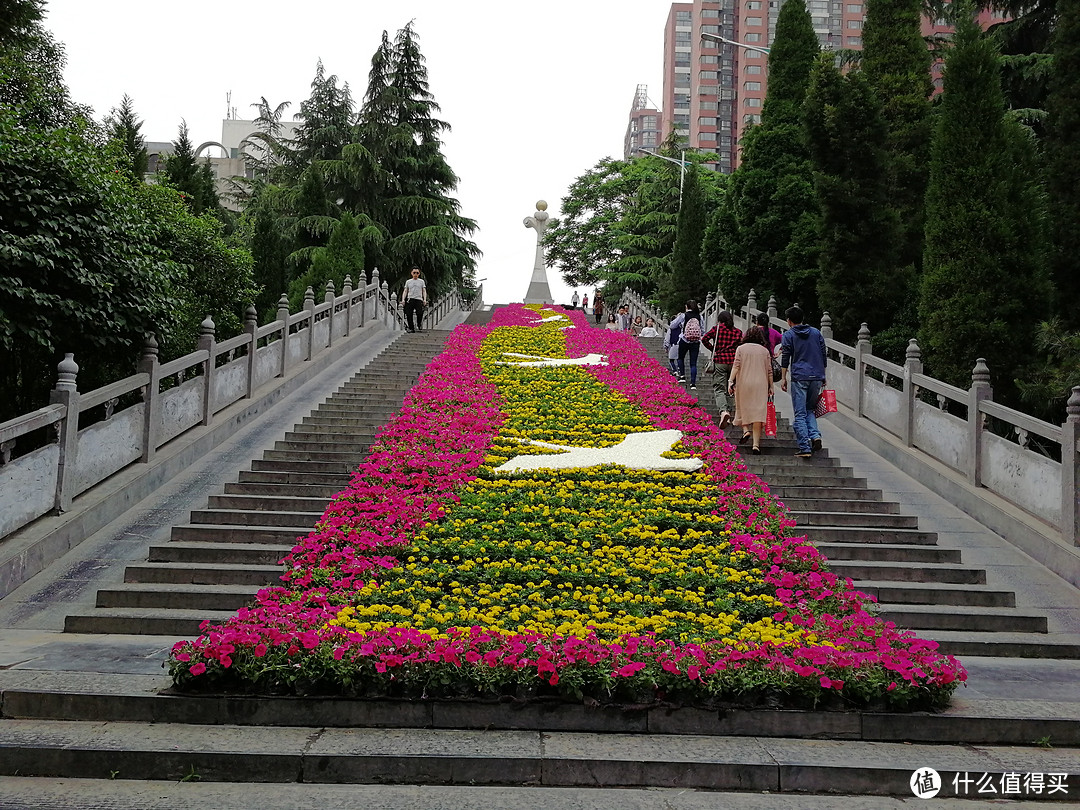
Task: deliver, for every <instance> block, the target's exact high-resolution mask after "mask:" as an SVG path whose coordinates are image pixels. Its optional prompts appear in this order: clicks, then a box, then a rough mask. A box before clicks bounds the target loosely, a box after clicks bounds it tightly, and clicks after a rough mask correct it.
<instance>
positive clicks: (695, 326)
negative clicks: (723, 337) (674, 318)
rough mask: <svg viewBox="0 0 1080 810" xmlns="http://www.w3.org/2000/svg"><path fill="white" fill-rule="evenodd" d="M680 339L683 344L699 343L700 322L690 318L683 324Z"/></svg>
mask: <svg viewBox="0 0 1080 810" xmlns="http://www.w3.org/2000/svg"><path fill="white" fill-rule="evenodd" d="M682 339H683V342H685V343H699V342H700V341H701V321H700V320H698V319H697V318H690V319H689V320H688V321H687V322H686V323H685V324H683V330H682Z"/></svg>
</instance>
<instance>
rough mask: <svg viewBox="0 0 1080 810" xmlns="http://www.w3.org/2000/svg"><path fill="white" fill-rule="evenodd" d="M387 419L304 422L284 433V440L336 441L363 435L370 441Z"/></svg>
mask: <svg viewBox="0 0 1080 810" xmlns="http://www.w3.org/2000/svg"><path fill="white" fill-rule="evenodd" d="M388 421H389V420H388V419H355V420H349V422H356V424H346V423H343V422H338V421H335V420H332V419H327V420H325V421H324V422H322V423H311V422H304V423H303V424H299V425H293V428H292V430H290V431H289V432H287V433H286V434H285V441H289V442H310V441H320V440H321V441H324V442H338V441H353V440H355V439H356V438H358V437H364V438H366V439H367V440H368V441H370V439H371V437H372V436H374V435H375V434H376V433H378V432H379V431H380V430H382V428H383V426H385V424H386V423H387V422H388Z"/></svg>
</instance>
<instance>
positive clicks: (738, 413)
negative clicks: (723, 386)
mask: <svg viewBox="0 0 1080 810" xmlns="http://www.w3.org/2000/svg"><path fill="white" fill-rule="evenodd" d="M736 381H738V386H736V385H735V383H736ZM732 392H734V393H735V424H736V425H742V428H743V439H748V438H750V437H751V436H753V439H754V447H753V450H752V451H751V452H753V453H754V455H758V454H760V453H761V428H762V426H763V425H764V424H765V412H766V409H767V407H768V403H769V397H771V396H772V393H773V375H772V354H770V353H769V350H768V348H767V347H766V345H765V333H764V332H762V331H761V327H759V326H752V327H750V329H748V330H747V332H746V337H744V338H743V342H742V345H741V346H739V348H738V349H736V350H735V362H734V363H732V365H731V376H730V377H729V380H728V393H729V394H730V393H732Z"/></svg>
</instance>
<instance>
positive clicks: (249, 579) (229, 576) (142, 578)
mask: <svg viewBox="0 0 1080 810" xmlns="http://www.w3.org/2000/svg"><path fill="white" fill-rule="evenodd" d="M279 559H280V558H279ZM284 572H285V569H284V568H283V567H282V566H280V565H235V564H227V563H188V564H186V565H183V566H178V565H172V564H170V563H138V564H137V565H129V566H128V567H127V569H126V570H125V571H124V582H127V583H147V582H153V583H158V584H164V583H171V584H174V585H258V586H263V585H276V584H277V583H278V581H279V580H280V579H281V575H282V574H283V573H284Z"/></svg>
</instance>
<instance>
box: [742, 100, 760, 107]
mask: <svg viewBox="0 0 1080 810" xmlns="http://www.w3.org/2000/svg"><path fill="white" fill-rule="evenodd" d="M743 106H744V107H760V106H761V99H760V98H744V99H743Z"/></svg>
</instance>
